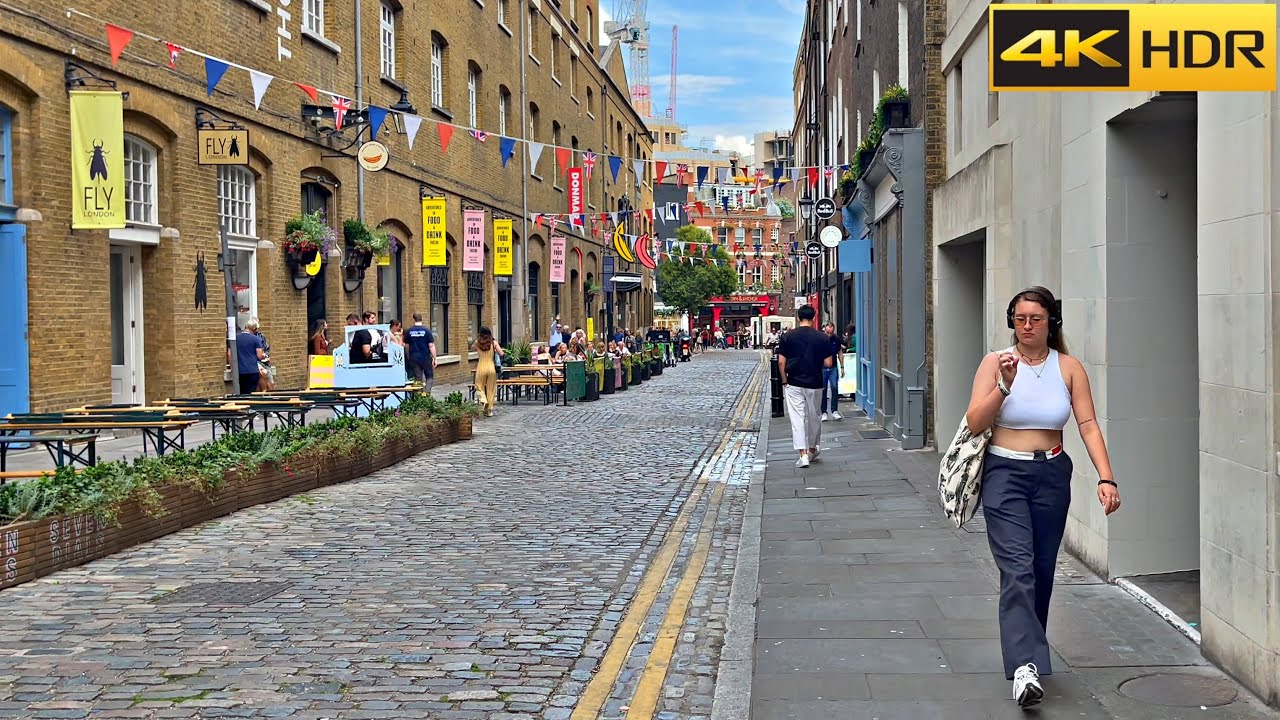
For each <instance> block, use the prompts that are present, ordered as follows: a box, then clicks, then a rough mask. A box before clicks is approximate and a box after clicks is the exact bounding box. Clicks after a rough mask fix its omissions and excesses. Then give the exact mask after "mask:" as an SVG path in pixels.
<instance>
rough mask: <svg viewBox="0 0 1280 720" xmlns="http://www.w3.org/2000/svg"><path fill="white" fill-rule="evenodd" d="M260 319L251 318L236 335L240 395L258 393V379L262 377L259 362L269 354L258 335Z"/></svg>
mask: <svg viewBox="0 0 1280 720" xmlns="http://www.w3.org/2000/svg"><path fill="white" fill-rule="evenodd" d="M257 329H258V319H257V318H250V319H249V322H247V323H245V326H244V328H243V329H242V330H241V331H240V332H238V333H236V374H237V375H239V376H240V393H241V394H245V395H247V394H249V393H251V392H257V390H258V379H259V378H261V377H262V375H261V374H260V371H259V369H258V361H259V360H265V359H266V357H267V352H266V349H265V345H264V343H263V340H262V336H261V335H258V334H257V333H256V331H257Z"/></svg>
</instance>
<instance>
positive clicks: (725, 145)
mask: <svg viewBox="0 0 1280 720" xmlns="http://www.w3.org/2000/svg"><path fill="white" fill-rule="evenodd" d="M715 148H716V149H717V150H727V151H737V152H739V153H741V154H743V155H751V154H752V153H754V152H755V146H754V145H752V143H751V140H750V139H749V138H747V136H746V135H727V136H726V135H717V136H716V137H715Z"/></svg>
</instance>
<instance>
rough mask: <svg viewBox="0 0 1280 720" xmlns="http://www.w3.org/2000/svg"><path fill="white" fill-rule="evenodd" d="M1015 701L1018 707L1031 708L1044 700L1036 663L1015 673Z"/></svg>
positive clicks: (1025, 666)
mask: <svg viewBox="0 0 1280 720" xmlns="http://www.w3.org/2000/svg"><path fill="white" fill-rule="evenodd" d="M1013 699H1014V700H1015V701H1016V702H1017V703H1018V707H1024V708H1026V707H1031V706H1032V705H1036V704H1038V703H1039V702H1040V701H1041V700H1043V699H1044V688H1042V687H1040V671H1039V670H1037V669H1036V666H1035V664H1034V663H1027V664H1026V665H1023V666H1022V667H1020V668H1018V669H1017V670H1014V671H1013Z"/></svg>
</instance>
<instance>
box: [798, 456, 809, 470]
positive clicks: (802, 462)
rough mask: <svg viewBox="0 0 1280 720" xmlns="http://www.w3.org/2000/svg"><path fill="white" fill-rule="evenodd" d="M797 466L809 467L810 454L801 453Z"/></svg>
mask: <svg viewBox="0 0 1280 720" xmlns="http://www.w3.org/2000/svg"><path fill="white" fill-rule="evenodd" d="M796 467H798V468H806V467H809V456H808V455H801V456H800V459H799V460H797V461H796Z"/></svg>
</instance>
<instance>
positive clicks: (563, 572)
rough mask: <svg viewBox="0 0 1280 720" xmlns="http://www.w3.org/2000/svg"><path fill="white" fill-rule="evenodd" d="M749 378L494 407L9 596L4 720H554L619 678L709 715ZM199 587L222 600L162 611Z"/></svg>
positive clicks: (612, 711)
mask: <svg viewBox="0 0 1280 720" xmlns="http://www.w3.org/2000/svg"><path fill="white" fill-rule="evenodd" d="M762 368H763V366H762V365H761V356H760V355H759V354H757V353H754V352H742V351H726V352H718V353H708V354H706V355H702V356H699V357H698V358H697V359H696V360H695V361H693V362H691V363H682V364H681V365H680V366H679V367H678V368H676V369H673V370H669V371H668V372H667V373H664V374H663V375H662V376H661V377H658V378H655V379H654V380H653V381H651V382H649V383H645V384H644V385H641V386H640V387H638V388H634V389H631V390H628V391H626V392H625V393H622V394H619V395H614V396H612V397H605V398H602V400H601V401H600V402H597V403H593V404H578V405H575V406H573V407H568V408H564V407H558V406H550V407H547V406H543V405H542V404H541V403H525V404H521V405H520V406H519V407H511V406H509V405H503V406H500V407H499V409H498V414H497V416H496V417H494V418H492V419H486V420H480V421H477V423H476V431H475V439H474V440H472V441H470V442H463V443H458V444H454V445H450V446H446V447H443V448H438V449H435V450H431V451H428V452H425V453H422V454H420V455H418V456H416V457H414V458H411V459H410V460H407V461H405V462H403V463H401V464H399V465H397V466H395V467H393V468H389V469H387V470H384V471H382V472H379V473H376V474H374V475H371V476H369V477H368V478H366V479H364V480H362V481H357V482H353V483H348V484H345V485H339V486H334V487H330V488H325V489H321V490H317V491H313V492H311V493H307V494H303V495H297V496H294V497H293V498H289V499H286V500H283V501H281V502H278V503H273V504H271V505H266V506H261V507H258V508H253V509H250V510H246V511H243V512H240V513H237V514H235V515H232V516H229V517H226V518H222V519H220V520H217V521H214V522H210V523H206V524H204V525H201V526H199V527H196V528H192V529H190V530H186V531H182V532H179V533H176V534H173V535H170V536H168V537H166V538H163V539H160V540H158V541H155V542H151V543H148V544H146V545H143V546H140V547H138V548H134V549H132V550H129V551H126V552H123V553H120V554H117V555H115V556H112V557H110V558H107V559H104V560H100V561H97V562H94V563H91V564H89V565H85V566H82V567H80V568H76V569H73V570H68V571H64V572H61V573H57V574H55V575H53V576H50V577H48V578H44V579H41V580H37V581H35V582H32V583H28V584H26V585H22V586H19V587H17V588H13V589H11V590H7V591H5V592H4V593H3V594H2V595H0V602H3V604H4V608H5V612H4V614H3V616H2V617H0V717H5V718H9V717H21V718H84V717H93V718H226V717H252V718H298V719H302V718H309V719H313V720H318V719H320V718H331V719H333V720H337V719H338V718H342V719H344V720H345V719H356V718H439V719H440V720H449V719H463V718H485V719H493V720H498V719H503V720H516V719H517V718H528V719H530V720H533V719H542V720H566V718H569V717H570V716H571V714H573V713H574V710H575V707H577V708H578V715H577V716H576V717H581V716H583V713H584V712H585V711H584V710H583V708H582V707H581V706H582V705H583V703H580V702H579V701H580V698H582V697H584V695H588V694H591V693H594V694H595V695H598V696H599V697H600V700H599V702H598V705H599V706H600V712H601V716H608V717H618V716H621V715H622V714H624V711H622V710H621V708H622V707H623V706H624V705H626V704H627V703H629V702H630V703H632V704H635V703H634V701H633V700H631V699H630V698H632V695H633V694H637V691H636V688H640V690H643V691H644V693H648V694H650V695H652V694H656V695H657V697H658V699H657V701H656V703H655V708H654V712H655V716H656V717H664V718H665V717H681V718H685V717H693V716H698V715H706V714H708V713H709V708H710V697H711V684H712V682H713V678H712V676H713V674H714V667H715V659H716V657H717V655H718V644H717V643H718V642H719V640H718V634H719V632H721V631H722V629H723V614H724V611H725V601H726V597H727V594H728V587H729V583H730V581H731V576H732V567H733V557H734V552H735V547H736V533H737V528H738V524H739V523H740V521H741V510H742V505H743V498H745V489H746V488H745V485H743V484H741V479H742V478H744V477H745V469H749V468H750V465H751V463H752V462H753V457H754V437H753V435H752V433H751V428H752V426H753V423H758V422H759V420H758V410H759V408H758V405H760V404H762V403H761V402H760V397H759V394H760V390H761V383H760V382H759V379H760V378H761V376H762ZM764 392H765V393H767V387H765V388H764ZM765 397H766V398H767V395H766V396H765ZM691 496H693V502H690V503H685V500H686V499H688V498H690V497H691ZM704 514H705V515H706V518H708V519H704V517H703V516H704ZM704 525H705V526H706V531H705V532H704V531H703V530H704ZM673 527H674V528H675V529H676V532H672V533H669V532H668V531H669V530H671V529H672V528H673ZM664 548H665V549H666V550H664ZM664 552H668V553H669V557H670V562H669V563H668V565H669V572H662V571H661V570H662V567H661V566H660V565H661V564H660V563H658V564H655V563H653V560H654V559H655V557H657V558H658V559H659V560H665V559H666V558H667V557H668V555H664V554H663V553H664ZM651 564H654V565H655V567H657V571H653V572H647V571H649V570H650V565H651ZM690 568H693V571H691V570H690ZM695 571H696V572H695ZM201 583H212V584H214V585H213V587H214V589H219V590H220V592H221V593H222V597H221V598H213V597H208V598H203V599H202V598H195V599H191V598H182V597H179V596H172V597H168V595H169V593H170V592H171V591H175V590H182V589H185V588H192V587H193V586H195V585H197V584H201ZM231 583H247V584H246V585H243V586H238V585H231ZM267 583H275V584H276V585H271V586H268V585H266V584H267ZM649 588H655V589H656V591H655V592H650V591H649V590H648V589H649ZM272 593H273V594H272ZM255 595H269V597H265V598H263V599H258V598H257V597H255ZM175 599H176V600H182V601H183V602H179V603H174V602H171V600H175ZM633 600H634V601H635V602H633ZM641 600H644V601H645V602H641ZM645 604H647V606H648V612H646V613H645V614H644V615H645V617H644V618H643V623H642V624H639V623H638V621H637V620H635V619H634V618H635V616H636V615H637V612H636V611H635V608H636V607H637V606H639V605H645ZM673 607H674V608H675V610H672V608H673ZM628 617H631V618H633V619H632V620H631V621H628ZM637 625H638V626H639V630H638V632H635V633H634V634H635V639H634V641H633V642H626V640H627V639H628V635H627V632H623V631H626V630H628V628H631V627H636V626H637ZM672 628H674V633H673V632H671V629H672ZM673 634H674V637H675V642H674V643H672V642H670V637H671V636H672V635H673ZM611 645H612V646H616V649H613V650H610V647H611ZM655 646H656V647H657V650H656V651H655V650H654V647H655ZM667 646H670V657H669V658H667V657H666V654H665V653H666V651H665V650H664V648H666V647H667ZM607 650H609V653H608V654H607V653H606V651H607ZM607 655H608V656H609V657H616V658H621V660H622V662H620V663H618V667H617V668H615V669H614V671H612V673H611V672H604V671H599V670H600V668H601V667H603V666H605V665H607V664H608V663H610V662H614V661H611V660H609V659H608V657H607ZM602 659H603V660H602ZM605 669H606V670H607V669H608V668H605ZM598 671H599V672H598ZM596 676H599V677H600V678H601V679H599V680H595V681H594V683H593V682H592V681H593V677H596ZM606 681H609V682H606ZM613 681H616V682H613ZM655 682H656V688H657V689H656V691H651V690H645V688H652V687H655ZM589 684H590V685H592V686H593V689H589ZM641 694H643V693H641ZM641 701H642V702H643V698H641ZM631 717H633V718H634V717H635V714H632V715H631Z"/></svg>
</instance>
